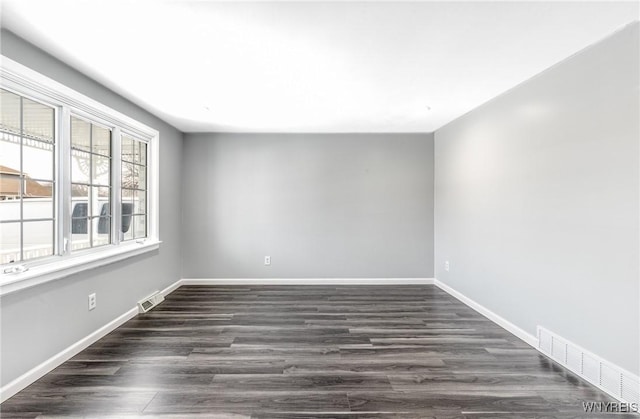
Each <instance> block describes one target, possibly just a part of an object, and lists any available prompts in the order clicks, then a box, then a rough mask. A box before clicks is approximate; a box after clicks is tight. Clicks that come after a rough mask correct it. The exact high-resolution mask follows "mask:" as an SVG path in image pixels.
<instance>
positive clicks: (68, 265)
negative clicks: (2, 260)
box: [0, 240, 162, 296]
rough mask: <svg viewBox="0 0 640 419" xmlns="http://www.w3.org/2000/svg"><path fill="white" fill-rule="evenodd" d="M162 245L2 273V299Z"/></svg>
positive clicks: (138, 245) (117, 249)
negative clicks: (3, 296) (17, 271)
mask: <svg viewBox="0 0 640 419" xmlns="http://www.w3.org/2000/svg"><path fill="white" fill-rule="evenodd" d="M160 243H162V242H161V241H159V240H155V241H145V242H144V243H131V244H126V245H120V246H117V247H114V248H113V249H108V250H104V251H101V252H93V253H89V254H85V255H80V256H75V257H71V258H67V259H65V260H62V261H56V262H52V263H47V264H43V265H38V266H33V267H30V268H29V270H27V271H24V272H19V273H6V274H5V273H0V296H2V295H6V294H10V293H13V292H16V291H20V290H23V289H26V288H30V287H34V286H36V285H40V284H44V283H45V282H49V281H53V280H56V279H60V278H64V277H66V276H69V275H73V274H76V273H79V272H82V271H86V270H89V269H94V268H97V267H100V266H104V265H108V264H111V263H114V262H118V261H120V260H124V259H128V258H130V257H133V256H137V255H141V254H144V253H147V252H151V251H153V250H156V249H159V248H160Z"/></svg>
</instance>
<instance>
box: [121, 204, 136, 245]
mask: <svg viewBox="0 0 640 419" xmlns="http://www.w3.org/2000/svg"><path fill="white" fill-rule="evenodd" d="M132 212H133V203H130V202H123V203H122V223H121V228H120V229H121V231H122V232H123V233H124V240H130V239H132V238H133V220H132V216H131V214H132Z"/></svg>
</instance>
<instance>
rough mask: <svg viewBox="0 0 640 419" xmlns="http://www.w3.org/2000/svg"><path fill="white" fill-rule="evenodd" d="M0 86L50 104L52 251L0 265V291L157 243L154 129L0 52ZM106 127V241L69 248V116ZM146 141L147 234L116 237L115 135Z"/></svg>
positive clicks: (117, 149) (107, 261)
mask: <svg viewBox="0 0 640 419" xmlns="http://www.w3.org/2000/svg"><path fill="white" fill-rule="evenodd" d="M0 87H1V88H3V89H5V90H8V91H11V92H14V93H16V94H18V95H21V96H24V97H27V98H29V99H32V100H35V101H38V102H41V103H43V104H45V105H48V106H52V107H53V108H54V109H55V128H54V129H55V136H56V137H55V191H54V193H55V196H56V202H55V203H54V206H55V214H56V222H55V230H56V231H55V239H54V255H53V256H49V257H43V258H38V259H33V260H27V261H20V262H15V263H12V264H4V265H0V268H1V270H0V295H4V294H8V293H11V292H15V291H18V290H21V289H24V288H28V287H31V286H35V285H39V284H42V283H44V282H48V281H51V280H55V279H59V278H62V277H66V276H69V275H72V274H75V273H78V272H82V271H85V270H89V269H94V268H96V267H98V266H103V265H107V264H111V263H114V262H117V261H119V260H123V259H126V258H129V257H133V256H136V255H139V254H143V253H146V252H150V251H154V250H156V249H158V248H159V247H160V243H161V241H160V225H159V215H160V214H159V210H160V205H159V163H160V161H159V132H158V131H157V130H155V129H153V128H151V127H149V126H147V125H145V124H143V123H141V122H139V121H136V120H135V119H133V118H131V117H129V116H127V115H125V114H123V113H120V112H118V111H116V110H114V109H112V108H110V107H108V106H106V105H103V104H102V103H100V102H98V101H96V100H94V99H91V98H89V97H88V96H85V95H83V94H82V93H79V92H77V91H75V90H73V89H71V88H69V87H67V86H65V85H63V84H61V83H59V82H57V81H55V80H52V79H50V78H49V77H47V76H44V75H43V74H40V73H38V72H36V71H34V70H32V69H30V68H28V67H26V66H24V65H22V64H20V63H18V62H16V61H13V60H11V59H9V58H7V57H5V56H3V55H0ZM72 115H74V116H78V117H80V118H83V119H86V120H88V121H91V122H92V123H93V122H95V123H96V124H98V125H103V126H105V127H108V128H109V129H111V135H112V140H111V141H112V143H111V159H112V160H111V161H112V163H111V165H112V168H111V220H112V222H111V241H112V243H111V244H108V245H104V246H99V247H93V248H88V249H82V250H76V251H74V252H72V251H71V229H72V221H71V211H72V201H71V136H70V134H71V116H72ZM123 134H126V135H130V136H133V137H134V138H136V139H138V140H142V141H144V142H146V143H147V176H146V182H147V203H146V205H147V211H148V214H147V237H146V238H144V239H140V240H129V241H122V239H121V235H120V234H119V230H120V225H121V222H122V212H121V208H120V205H121V203H122V200H121V194H120V192H119V191H120V188H121V172H122V169H121V161H120V160H121V159H120V155H121V147H120V145H121V138H122V135H123Z"/></svg>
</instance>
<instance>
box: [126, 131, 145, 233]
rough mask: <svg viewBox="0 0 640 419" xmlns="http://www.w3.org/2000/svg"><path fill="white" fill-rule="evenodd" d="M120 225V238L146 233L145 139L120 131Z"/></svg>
mask: <svg viewBox="0 0 640 419" xmlns="http://www.w3.org/2000/svg"><path fill="white" fill-rule="evenodd" d="M121 159H122V162H121V163H122V181H121V185H122V187H121V199H122V225H121V231H122V233H123V240H125V241H126V240H135V239H142V238H146V237H147V235H148V234H147V215H148V214H147V190H148V186H147V175H148V173H147V143H146V142H145V141H142V140H140V139H138V138H134V137H133V136H130V135H126V134H124V135H122V141H121Z"/></svg>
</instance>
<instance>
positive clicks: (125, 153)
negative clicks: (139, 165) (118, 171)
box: [121, 135, 135, 162]
mask: <svg viewBox="0 0 640 419" xmlns="http://www.w3.org/2000/svg"><path fill="white" fill-rule="evenodd" d="M134 145H135V142H134V141H133V138H131V137H129V136H126V135H123V136H122V144H121V149H122V160H124V161H128V162H132V161H134V160H135V152H134V150H133V147H134Z"/></svg>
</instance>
